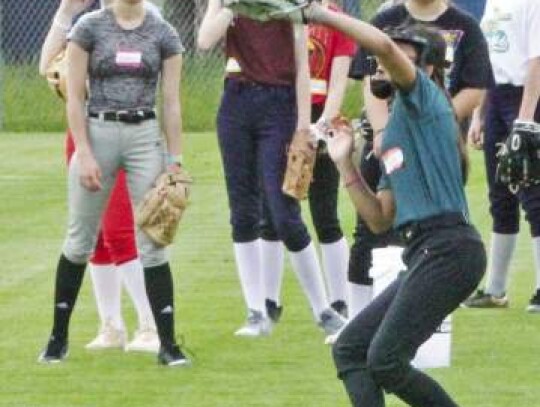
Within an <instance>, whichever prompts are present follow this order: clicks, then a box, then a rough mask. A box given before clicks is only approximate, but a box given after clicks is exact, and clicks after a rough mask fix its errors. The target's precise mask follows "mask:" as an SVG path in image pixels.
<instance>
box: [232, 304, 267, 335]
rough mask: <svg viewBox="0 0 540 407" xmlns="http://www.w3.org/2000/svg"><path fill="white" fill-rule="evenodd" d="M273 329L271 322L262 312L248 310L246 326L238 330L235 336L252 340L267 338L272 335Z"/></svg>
mask: <svg viewBox="0 0 540 407" xmlns="http://www.w3.org/2000/svg"><path fill="white" fill-rule="evenodd" d="M271 329H272V328H271V324H270V320H269V319H268V318H267V317H265V316H264V315H263V313H262V312H261V311H256V310H253V309H250V310H248V317H247V321H246V324H245V325H244V326H243V327H241V328H240V329H238V330H237V331H236V332H235V333H234V335H235V336H245V337H251V338H254V337H258V336H267V335H270V331H271Z"/></svg>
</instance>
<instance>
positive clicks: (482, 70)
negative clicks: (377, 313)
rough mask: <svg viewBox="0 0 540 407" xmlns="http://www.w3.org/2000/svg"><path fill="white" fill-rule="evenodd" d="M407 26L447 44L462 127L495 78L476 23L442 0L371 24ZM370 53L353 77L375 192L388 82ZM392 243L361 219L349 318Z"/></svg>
mask: <svg viewBox="0 0 540 407" xmlns="http://www.w3.org/2000/svg"><path fill="white" fill-rule="evenodd" d="M407 22H418V23H429V24H430V25H432V26H434V27H436V28H437V29H440V30H441V32H442V34H443V36H444V39H445V41H446V44H447V51H446V63H447V65H448V66H447V67H446V70H445V72H446V75H445V85H446V87H447V89H448V92H449V93H450V96H451V97H452V105H453V107H454V110H455V112H456V115H457V117H458V120H459V122H460V124H462V126H463V127H466V124H467V122H468V118H469V117H470V116H471V115H472V112H473V109H474V108H475V107H476V106H478V104H479V103H480V101H481V99H482V95H483V94H484V93H485V89H487V88H488V87H489V86H491V84H492V81H493V78H492V74H491V65H490V62H489V55H488V50H487V44H486V41H485V39H484V36H483V35H482V31H481V30H480V27H479V25H478V23H477V22H476V21H475V20H474V19H473V18H472V17H471V16H470V15H468V14H467V13H465V12H463V11H461V10H459V9H458V8H456V7H454V6H452V5H451V4H448V2H447V1H445V0H425V1H420V0H408V1H405V2H403V4H397V5H394V6H392V7H390V8H387V9H385V10H383V11H382V12H381V13H379V14H377V15H376V16H375V17H374V18H373V20H372V24H373V25H374V26H375V27H377V28H379V29H383V28H387V27H399V26H401V25H403V24H405V23H407ZM368 57H369V55H368V53H367V52H364V51H363V50H362V49H361V50H360V51H359V52H358V54H357V57H356V58H355V61H354V69H353V70H352V75H351V76H353V77H354V78H356V79H368V80H364V101H365V106H366V110H367V116H368V118H369V121H370V122H371V124H372V126H373V129H374V134H375V143H374V144H375V145H374V146H371V145H367V146H366V151H365V154H363V159H362V162H361V169H362V174H363V176H364V178H365V179H366V181H367V182H368V184H369V185H370V187H372V188H376V186H377V184H378V182H379V178H380V163H379V160H378V159H377V157H376V155H377V154H375V155H374V154H372V151H371V150H372V148H373V149H374V150H375V152H376V153H377V150H378V140H380V139H381V137H382V133H383V132H384V129H385V126H386V122H387V120H388V98H389V96H391V95H390V94H389V93H388V89H389V88H388V86H387V85H388V83H387V82H385V81H379V80H377V77H376V75H375V76H371V75H373V72H372V67H371V66H370V64H369V59H368ZM389 243H394V244H395V243H396V239H395V237H394V236H392V235H391V234H386V235H383V236H374V235H373V233H371V232H370V230H369V228H367V227H366V225H365V223H364V222H363V221H362V219H360V218H359V219H358V222H357V226H356V229H355V233H354V243H353V245H352V247H351V256H350V261H349V281H350V282H351V289H352V290H351V298H350V301H351V308H352V312H351V314H352V315H354V314H355V313H357V312H358V311H359V310H361V309H362V308H363V307H365V305H366V304H367V303H368V302H369V300H371V297H372V281H371V278H370V277H369V269H370V268H371V262H372V256H371V250H372V249H373V248H375V247H384V246H386V245H388V244H389Z"/></svg>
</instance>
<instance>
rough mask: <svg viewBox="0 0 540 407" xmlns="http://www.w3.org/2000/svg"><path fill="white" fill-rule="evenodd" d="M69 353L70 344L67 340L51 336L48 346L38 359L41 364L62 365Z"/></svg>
mask: <svg viewBox="0 0 540 407" xmlns="http://www.w3.org/2000/svg"><path fill="white" fill-rule="evenodd" d="M67 353H68V343H67V340H66V339H60V338H55V337H54V335H51V337H50V338H49V342H48V343H47V346H46V347H45V349H44V350H43V352H41V354H40V355H39V357H38V362H39V363H60V362H62V361H63V360H64V359H65V358H66V356H67Z"/></svg>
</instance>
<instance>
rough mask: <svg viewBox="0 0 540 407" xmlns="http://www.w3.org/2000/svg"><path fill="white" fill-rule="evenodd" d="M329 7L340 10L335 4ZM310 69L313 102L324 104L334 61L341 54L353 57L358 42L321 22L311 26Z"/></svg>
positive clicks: (309, 44) (309, 45)
mask: <svg viewBox="0 0 540 407" xmlns="http://www.w3.org/2000/svg"><path fill="white" fill-rule="evenodd" d="M329 8H330V9H331V10H334V11H340V10H339V8H337V7H336V6H334V5H330V6H329ZM308 47H309V69H310V72H311V103H312V104H314V105H318V104H324V103H325V101H326V95H327V93H328V84H329V81H330V75H331V73H332V62H333V60H334V58H336V57H340V56H348V57H353V56H354V55H355V54H356V42H354V40H352V39H351V38H349V37H347V36H346V35H345V34H343V33H341V32H339V31H337V30H334V29H332V28H328V27H325V26H323V25H319V24H310V26H309V43H308Z"/></svg>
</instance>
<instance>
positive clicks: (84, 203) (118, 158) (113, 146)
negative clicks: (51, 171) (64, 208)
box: [62, 118, 167, 267]
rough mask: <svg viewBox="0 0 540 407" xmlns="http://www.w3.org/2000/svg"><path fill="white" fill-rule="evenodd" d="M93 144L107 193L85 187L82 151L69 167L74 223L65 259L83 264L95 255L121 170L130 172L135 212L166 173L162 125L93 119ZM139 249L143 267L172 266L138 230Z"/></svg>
mask: <svg viewBox="0 0 540 407" xmlns="http://www.w3.org/2000/svg"><path fill="white" fill-rule="evenodd" d="M88 139H89V142H90V145H91V148H92V152H93V154H94V157H95V159H96V161H97V163H98V165H99V168H100V169H101V172H102V176H101V184H102V186H103V188H102V189H101V190H100V191H97V192H91V191H89V190H88V189H86V188H85V187H84V186H82V184H81V183H80V178H79V160H78V159H77V152H75V154H74V156H73V159H72V160H71V163H70V166H69V175H68V203H69V209H68V210H69V224H68V230H67V236H66V239H65V242H64V246H63V250H62V251H63V253H64V255H65V256H66V257H67V258H68V259H69V260H70V261H72V262H73V263H78V264H83V263H86V262H87V261H88V259H89V258H90V256H91V254H92V253H93V251H94V247H95V245H96V241H97V235H98V230H99V227H100V224H101V218H102V214H103V211H104V210H105V207H106V205H107V202H108V200H109V196H110V192H111V189H112V187H113V185H114V182H115V179H116V172H117V171H118V169H119V168H120V167H123V168H124V169H125V171H126V180H127V184H128V190H129V195H130V197H131V203H132V206H133V208H136V207H137V205H138V204H139V202H140V201H141V200H142V199H143V197H144V195H145V194H146V192H147V191H148V190H149V189H150V188H151V187H152V184H153V182H154V181H155V179H156V178H157V177H158V175H159V174H161V173H162V172H163V171H164V170H165V165H166V164H165V148H164V140H163V138H162V137H161V131H160V127H159V124H158V122H157V120H146V121H143V122H141V123H139V124H126V123H121V122H112V121H100V120H99V119H93V118H89V119H88ZM136 238H137V248H138V251H139V256H140V258H141V261H142V263H143V265H144V267H154V266H159V265H161V264H163V263H165V262H166V261H167V255H166V250H165V248H163V247H160V246H157V245H156V244H155V243H153V242H152V241H151V240H150V239H149V238H148V236H147V235H146V234H145V233H144V232H142V231H141V230H139V229H138V228H137V236H136Z"/></svg>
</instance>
